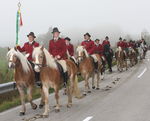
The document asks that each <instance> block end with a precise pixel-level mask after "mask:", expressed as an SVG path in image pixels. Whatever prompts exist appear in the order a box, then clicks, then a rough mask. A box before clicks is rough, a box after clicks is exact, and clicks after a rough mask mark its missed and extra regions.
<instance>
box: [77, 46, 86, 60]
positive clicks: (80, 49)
mask: <svg viewBox="0 0 150 121" xmlns="http://www.w3.org/2000/svg"><path fill="white" fill-rule="evenodd" d="M77 52H84V53H85V56H86V57H89V54H88V52H87V51H86V49H85V48H84V47H83V46H81V45H80V46H78V47H77Z"/></svg>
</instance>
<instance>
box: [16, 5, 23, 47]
mask: <svg viewBox="0 0 150 121" xmlns="http://www.w3.org/2000/svg"><path fill="white" fill-rule="evenodd" d="M17 6H18V10H17V15H16V45H19V26H20V23H19V22H20V20H21V21H22V19H21V12H20V7H21V3H20V2H19V3H18V4H17ZM19 19H20V20H19Z"/></svg>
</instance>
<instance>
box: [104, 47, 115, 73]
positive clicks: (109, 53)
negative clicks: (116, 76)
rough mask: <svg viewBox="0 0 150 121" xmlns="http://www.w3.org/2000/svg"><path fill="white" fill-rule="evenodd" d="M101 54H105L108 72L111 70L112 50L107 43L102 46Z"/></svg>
mask: <svg viewBox="0 0 150 121" xmlns="http://www.w3.org/2000/svg"><path fill="white" fill-rule="evenodd" d="M103 55H104V56H105V59H106V62H107V64H108V68H109V72H112V60H113V50H112V49H111V48H110V47H109V46H108V45H105V46H104V52H103Z"/></svg>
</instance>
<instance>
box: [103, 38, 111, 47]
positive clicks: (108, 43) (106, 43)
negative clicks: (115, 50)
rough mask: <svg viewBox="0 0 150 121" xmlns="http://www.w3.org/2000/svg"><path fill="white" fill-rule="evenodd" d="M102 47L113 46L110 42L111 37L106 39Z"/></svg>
mask: <svg viewBox="0 0 150 121" xmlns="http://www.w3.org/2000/svg"><path fill="white" fill-rule="evenodd" d="M102 45H103V47H104V46H106V45H108V46H109V47H110V46H111V45H110V42H109V37H108V36H106V37H105V40H104V41H103V43H102Z"/></svg>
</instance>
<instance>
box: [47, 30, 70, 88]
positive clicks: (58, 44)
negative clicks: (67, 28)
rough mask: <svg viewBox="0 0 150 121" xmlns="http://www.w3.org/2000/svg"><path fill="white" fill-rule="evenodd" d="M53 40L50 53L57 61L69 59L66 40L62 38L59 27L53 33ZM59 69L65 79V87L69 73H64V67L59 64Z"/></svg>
mask: <svg viewBox="0 0 150 121" xmlns="http://www.w3.org/2000/svg"><path fill="white" fill-rule="evenodd" d="M52 34H53V39H52V40H50V41H49V53H50V54H51V55H52V56H53V57H54V58H55V59H56V60H65V59H67V47H66V42H65V39H63V38H60V37H59V35H60V31H59V30H58V28H57V27H55V28H53V31H52ZM56 63H57V66H58V69H59V71H60V73H61V74H62V77H63V79H64V86H66V84H67V80H68V73H67V72H64V70H63V68H62V66H61V65H60V64H59V63H58V62H56Z"/></svg>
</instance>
